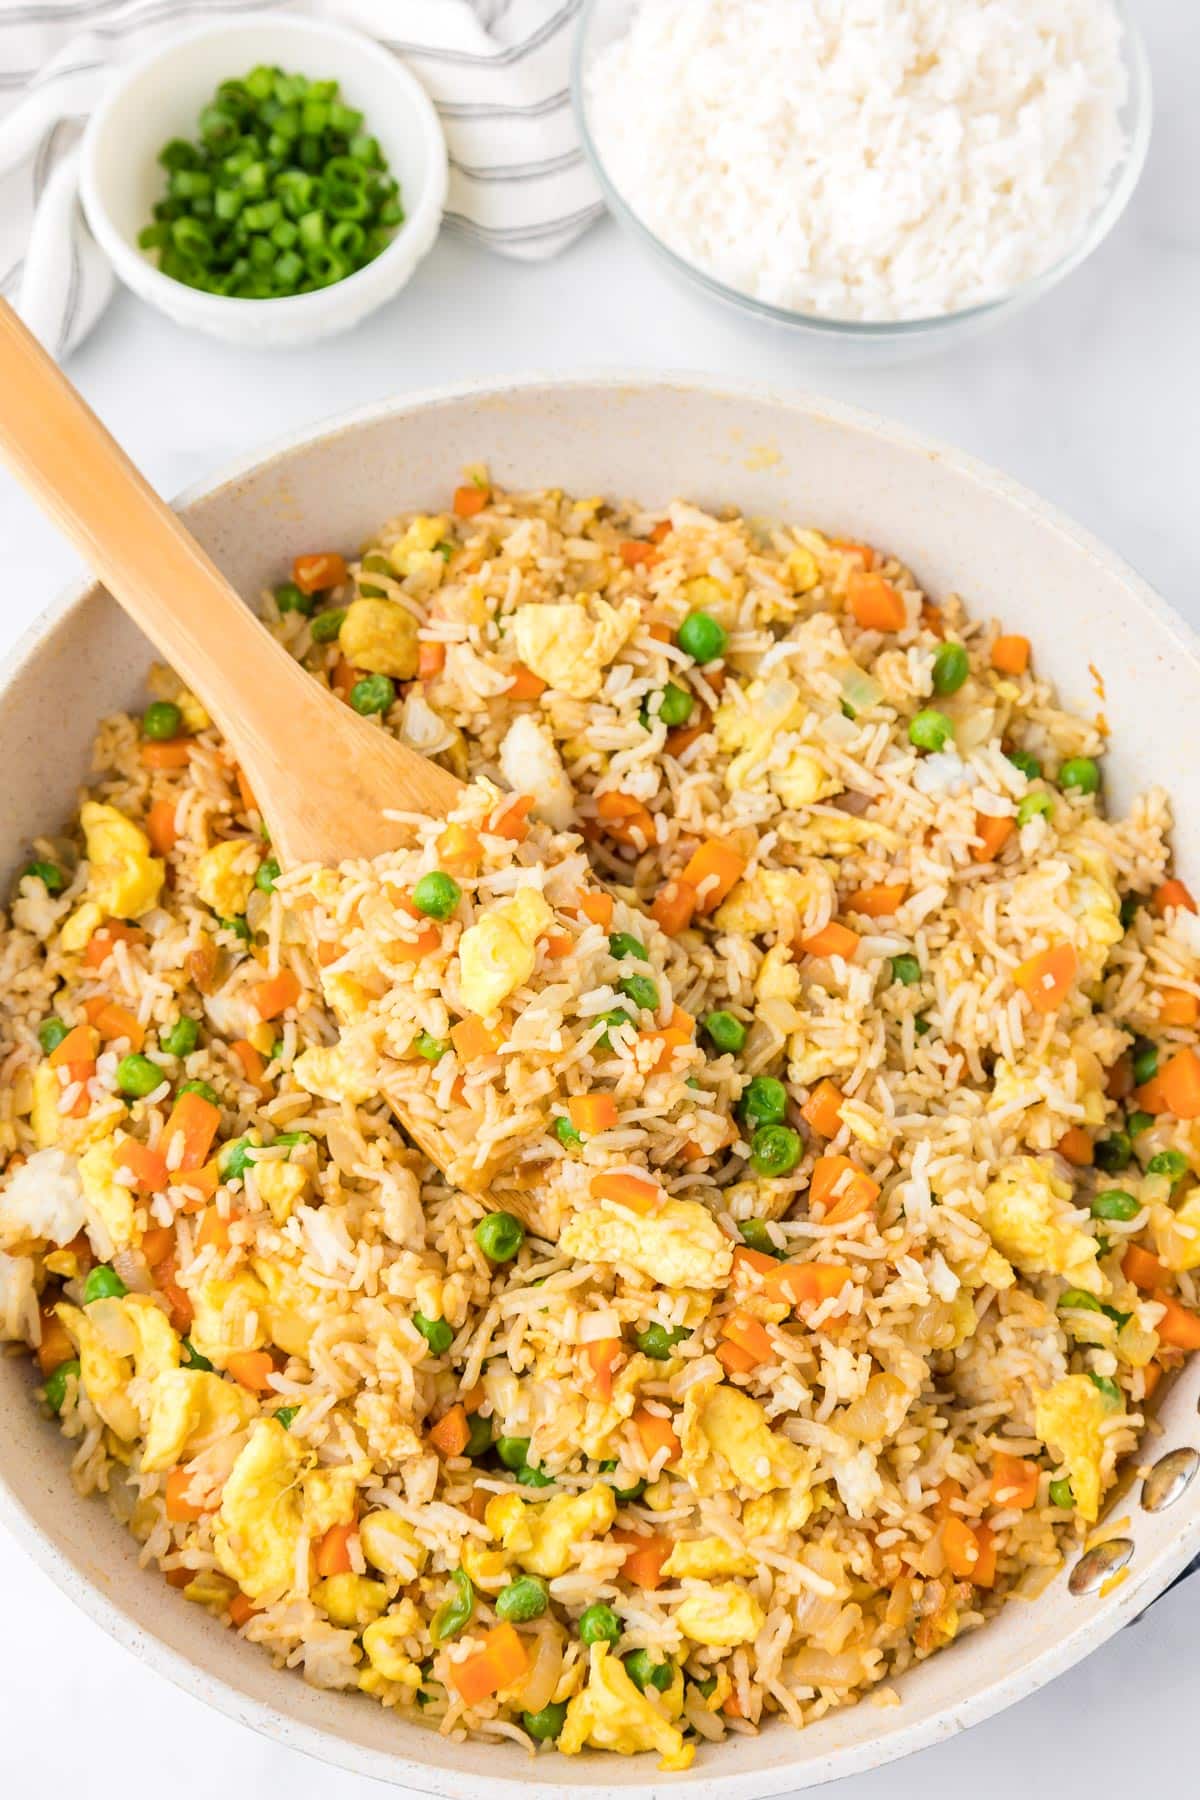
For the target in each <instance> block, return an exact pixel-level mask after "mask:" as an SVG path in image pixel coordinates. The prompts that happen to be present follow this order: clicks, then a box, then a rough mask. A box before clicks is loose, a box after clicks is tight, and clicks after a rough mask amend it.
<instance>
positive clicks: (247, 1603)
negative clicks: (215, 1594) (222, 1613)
mask: <svg viewBox="0 0 1200 1800" xmlns="http://www.w3.org/2000/svg"><path fill="white" fill-rule="evenodd" d="M261 1611H262V1608H261V1607H258V1606H255V1604H254V1602H253V1600H251V1599H250V1597H249V1595H247V1594H243V1593H242V1592H241V1590H240V1589H239V1590H238V1592H237V1593H236V1594H235V1595H234V1596H233V1599H232V1600H231V1601H230V1602H229V1622H230V1624H231V1625H236V1626H237V1628H238V1630H239V1631H240V1630H241V1628H242V1626H243V1625H246V1624H248V1623H249V1621H250V1620H251V1619H257V1617H258V1615H259V1613H260V1612H261Z"/></svg>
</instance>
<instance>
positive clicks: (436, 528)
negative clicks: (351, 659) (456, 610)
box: [364, 513, 446, 674]
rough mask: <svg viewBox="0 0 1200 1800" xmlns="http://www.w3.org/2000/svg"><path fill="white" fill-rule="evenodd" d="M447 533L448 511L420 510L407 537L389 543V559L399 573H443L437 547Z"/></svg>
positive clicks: (442, 563)
mask: <svg viewBox="0 0 1200 1800" xmlns="http://www.w3.org/2000/svg"><path fill="white" fill-rule="evenodd" d="M445 536H446V517H445V515H444V514H434V513H418V514H417V516H416V518H415V519H413V520H412V522H411V523H410V524H409V525H408V527H407V528H406V530H405V532H404V534H403V536H401V537H398V538H397V539H396V541H395V543H392V544H389V545H388V546H387V559H388V561H389V562H390V563H391V565H392V567H393V569H395V571H396V573H397V575H401V576H403V575H416V574H417V573H418V572H419V571H435V572H436V573H437V574H439V575H440V574H441V572H442V570H443V569H444V568H445V563H444V561H443V559H442V557H441V555H440V554H439V553H438V551H437V550H436V549H435V548H434V546H435V545H437V544H440V543H441V542H442V540H443V539H444V537H445ZM364 666H366V665H364ZM384 673H385V674H386V673H387V671H386V670H385V671H384Z"/></svg>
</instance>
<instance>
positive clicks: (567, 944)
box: [542, 931, 575, 962]
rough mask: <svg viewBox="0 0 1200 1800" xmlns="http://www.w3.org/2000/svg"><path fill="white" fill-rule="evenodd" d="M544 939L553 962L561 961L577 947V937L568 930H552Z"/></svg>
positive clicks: (547, 953) (547, 952)
mask: <svg viewBox="0 0 1200 1800" xmlns="http://www.w3.org/2000/svg"><path fill="white" fill-rule="evenodd" d="M542 941H543V943H544V944H545V946H546V955H547V956H548V957H549V958H550V961H551V962H561V961H562V960H563V958H564V957H565V956H570V954H571V952H572V950H573V949H574V948H575V939H574V938H573V937H572V936H571V934H570V932H567V931H551V932H550V933H549V934H548V935H547V936H546V937H545V938H544V939H543V940H542Z"/></svg>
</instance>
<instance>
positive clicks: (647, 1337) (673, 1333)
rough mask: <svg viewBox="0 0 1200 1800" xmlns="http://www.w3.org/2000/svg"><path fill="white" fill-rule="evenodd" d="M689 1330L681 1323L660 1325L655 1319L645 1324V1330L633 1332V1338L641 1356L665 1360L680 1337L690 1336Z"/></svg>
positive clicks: (657, 1360) (654, 1359)
mask: <svg viewBox="0 0 1200 1800" xmlns="http://www.w3.org/2000/svg"><path fill="white" fill-rule="evenodd" d="M691 1335H692V1334H691V1332H690V1331H688V1330H686V1329H685V1327H684V1326H682V1325H674V1326H668V1325H660V1324H658V1322H657V1321H655V1322H654V1323H653V1324H650V1325H647V1326H646V1328H645V1330H643V1331H638V1332H635V1333H634V1339H635V1342H636V1343H637V1347H638V1349H639V1350H640V1351H641V1352H642V1355H643V1356H648V1357H650V1358H651V1359H652V1360H653V1361H654V1362H667V1361H668V1360H669V1358H670V1356H671V1352H672V1351H673V1350H674V1348H675V1345H676V1344H678V1343H679V1342H680V1340H681V1339H682V1338H686V1337H691Z"/></svg>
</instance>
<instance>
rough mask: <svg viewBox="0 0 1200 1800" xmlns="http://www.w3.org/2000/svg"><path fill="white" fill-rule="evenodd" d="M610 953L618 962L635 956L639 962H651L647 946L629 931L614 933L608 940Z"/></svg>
mask: <svg viewBox="0 0 1200 1800" xmlns="http://www.w3.org/2000/svg"><path fill="white" fill-rule="evenodd" d="M608 951H609V955H610V956H615V957H616V959H617V961H618V962H620V961H621V959H622V957H625V956H635V957H636V958H637V960H638V961H639V962H647V961H649V958H648V957H647V955H646V946H645V944H643V943H642V941H641V939H640V938H635V937H634V936H633V935H632V934H631V933H630V932H628V931H614V932H613V934H612V936H611V937H610V938H609V940H608Z"/></svg>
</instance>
